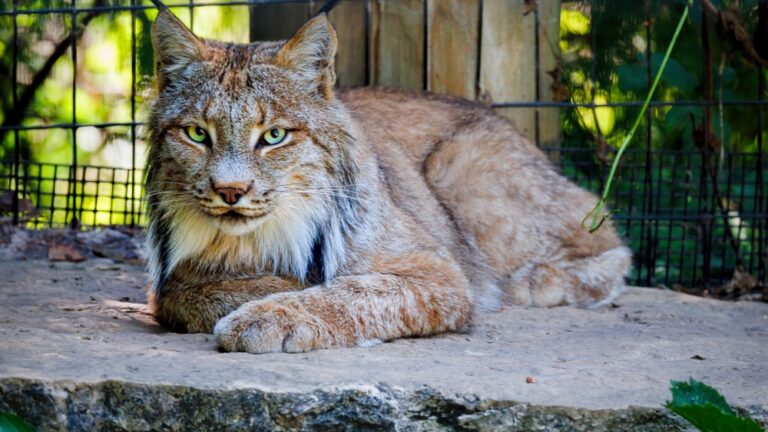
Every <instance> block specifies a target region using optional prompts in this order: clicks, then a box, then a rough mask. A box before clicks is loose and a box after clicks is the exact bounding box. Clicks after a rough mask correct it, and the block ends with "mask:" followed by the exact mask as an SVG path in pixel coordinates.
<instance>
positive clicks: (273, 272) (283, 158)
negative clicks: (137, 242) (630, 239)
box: [146, 10, 630, 353]
mask: <svg viewBox="0 0 768 432" xmlns="http://www.w3.org/2000/svg"><path fill="white" fill-rule="evenodd" d="M153 42H154V46H155V51H156V57H157V82H158V94H157V97H156V99H155V101H154V103H153V105H152V109H151V115H150V118H149V123H148V125H149V141H150V150H149V155H148V175H147V180H146V191H147V196H148V199H147V203H148V207H149V213H150V224H149V234H148V241H147V247H148V251H149V257H150V265H149V267H150V273H151V276H152V279H153V285H152V289H151V291H150V293H149V298H150V303H151V305H152V307H153V308H154V311H155V316H156V317H157V319H158V320H159V321H160V322H161V323H163V324H165V325H167V326H168V327H170V328H173V329H176V330H178V331H189V332H213V333H214V334H215V336H216V338H217V340H218V342H219V344H220V345H221V347H222V348H223V349H225V350H230V351H235V350H239V351H248V352H253V353H261V352H274V351H288V352H296V351H307V350H312V349H319V348H331V347H341V346H355V345H361V346H369V345H370V344H371V343H373V342H375V341H378V340H391V339H395V338H400V337H406V336H424V335H431V334H435V333H439V332H445V331H458V330H462V329H465V328H466V327H467V325H468V324H469V322H470V318H471V315H472V313H473V310H474V309H493V308H497V307H499V306H500V305H502V304H503V303H504V302H506V303H514V304H522V305H535V306H555V305H565V304H574V305H578V306H591V305H596V304H600V303H604V302H606V301H608V300H609V299H611V298H612V297H613V296H615V295H616V294H617V293H618V292H620V290H621V289H622V287H623V286H624V282H623V277H624V275H625V274H626V272H627V271H628V269H629V265H630V253H629V251H628V250H627V249H626V248H625V247H624V246H623V245H622V244H621V241H620V239H619V238H618V236H617V235H616V234H615V232H614V230H613V228H612V227H611V226H610V223H608V224H606V225H605V226H604V227H603V228H602V229H601V230H599V231H598V232H596V233H594V234H590V233H589V232H588V231H587V230H585V229H584V228H583V227H582V226H581V225H580V221H581V219H582V218H583V216H584V215H585V214H586V213H587V212H588V210H589V209H590V208H591V206H592V205H593V204H594V202H595V197H594V196H593V195H592V194H590V193H588V192H586V191H584V190H582V189H580V188H578V187H577V186H575V185H573V184H572V183H570V182H568V181H567V180H565V179H564V178H563V177H562V176H560V175H559V174H558V173H556V171H555V170H554V169H553V168H552V167H551V166H550V164H549V162H548V161H547V159H546V157H545V156H544V155H543V154H542V153H541V152H540V151H539V150H538V149H536V148H535V147H534V146H533V145H532V144H531V143H530V142H528V141H526V140H525V139H524V138H522V137H521V135H520V134H519V133H518V132H517V131H515V130H514V128H513V127H512V126H511V125H510V124H509V123H508V122H507V121H505V120H503V119H501V118H499V117H497V116H495V115H494V114H493V113H492V112H491V111H489V110H487V109H486V108H484V107H481V106H478V105H475V104H472V103H468V102H465V101H460V100H456V99H450V98H443V97H438V96H433V95H427V94H419V93H404V92H398V91H391V90H383V89H358V90H346V91H341V90H334V88H333V85H334V82H335V73H334V65H333V59H334V56H335V52H336V37H335V33H334V30H333V27H332V26H331V25H330V23H329V22H328V20H327V18H326V17H325V15H324V14H321V15H319V16H317V17H315V18H313V19H312V20H310V21H309V22H308V23H307V24H306V25H305V26H304V27H302V29H301V30H299V32H298V33H297V34H296V35H295V36H294V37H293V38H291V39H290V40H288V41H287V42H284V43H280V42H270V43H257V44H251V45H236V44H225V43H221V42H216V41H204V40H200V39H198V38H197V37H195V36H194V35H193V34H192V33H191V32H190V31H189V30H188V29H187V28H186V27H184V25H183V24H182V23H181V22H180V21H179V20H178V19H177V18H175V17H174V16H173V15H172V14H171V13H170V12H169V11H167V10H164V11H161V12H160V13H159V15H158V18H157V20H156V21H155V24H154V27H153ZM190 125H193V126H194V127H200V128H203V129H205V130H206V131H207V133H208V136H209V139H208V141H206V142H205V143H204V144H200V143H196V142H194V141H193V140H191V139H190V137H189V136H187V135H186V134H185V130H187V127H188V126H190ZM273 128H283V129H286V130H287V131H288V134H287V135H286V136H287V137H288V138H286V140H285V141H283V142H281V143H279V144H277V145H273V146H271V145H265V144H264V141H263V134H264V133H266V132H267V131H269V130H271V129H273ZM222 190H227V191H236V192H237V197H236V198H235V200H236V201H237V202H235V203H234V204H232V203H228V202H229V201H231V197H234V196H235V195H227V194H224V193H223V192H221V191H222ZM231 193H232V194H234V193H235V192H231ZM228 200H229V201H228Z"/></svg>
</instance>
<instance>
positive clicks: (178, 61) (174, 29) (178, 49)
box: [152, 9, 208, 88]
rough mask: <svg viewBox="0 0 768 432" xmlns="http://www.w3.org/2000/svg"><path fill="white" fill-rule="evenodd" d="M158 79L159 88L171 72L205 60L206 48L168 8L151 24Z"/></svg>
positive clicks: (169, 76)
mask: <svg viewBox="0 0 768 432" xmlns="http://www.w3.org/2000/svg"><path fill="white" fill-rule="evenodd" d="M152 46H154V48H155V59H156V65H157V75H158V81H159V82H160V86H161V88H162V87H163V86H165V84H167V81H168V80H169V79H171V78H172V76H173V74H174V73H175V72H177V71H179V70H181V69H183V68H184V67H186V66H188V65H189V64H191V63H194V62H197V61H202V60H205V59H206V57H207V54H208V52H207V49H206V47H205V44H204V43H203V41H201V40H200V39H198V38H197V36H195V35H194V34H192V32H191V31H190V30H189V29H188V28H187V27H186V26H185V25H184V23H183V22H181V20H179V19H178V18H176V16H174V15H173V14H172V13H171V12H170V11H169V10H167V9H164V10H161V11H160V13H158V14H157V18H156V19H155V22H154V24H152Z"/></svg>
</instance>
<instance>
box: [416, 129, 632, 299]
mask: <svg viewBox="0 0 768 432" xmlns="http://www.w3.org/2000/svg"><path fill="white" fill-rule="evenodd" d="M424 173H425V176H426V180H427V182H428V183H429V184H430V186H431V188H432V190H433V192H434V193H435V194H436V195H437V197H438V198H439V199H440V201H441V202H442V204H443V205H444V206H445V207H446V208H447V209H448V210H449V211H450V212H451V214H452V216H453V220H455V221H456V224H457V227H458V229H459V230H461V231H462V233H463V235H464V237H465V238H467V239H468V240H469V241H470V242H471V243H472V246H473V249H475V250H476V251H478V252H479V255H480V256H479V257H477V261H480V262H482V266H483V268H481V269H478V270H480V272H485V273H487V274H488V275H489V276H490V277H491V278H492V279H494V280H495V281H496V286H497V287H498V288H500V289H498V290H497V291H498V292H499V293H501V294H500V295H501V297H502V298H500V299H499V301H498V303H502V302H503V303H515V304H525V305H536V306H556V305H565V304H575V305H579V306H584V307H590V306H595V305H599V304H604V303H606V302H609V301H610V299H612V298H613V297H615V296H616V295H618V294H619V293H620V292H621V289H622V288H623V287H624V277H625V275H626V274H627V272H628V271H629V267H630V262H631V254H630V252H629V250H628V249H627V248H625V247H624V246H622V243H621V241H620V239H619V237H618V236H617V235H616V233H615V231H614V230H613V228H612V226H611V224H610V222H606V223H605V224H604V226H603V227H601V228H600V229H599V230H598V231H597V232H595V233H589V232H588V231H587V230H586V229H585V228H583V227H582V226H581V224H580V222H581V220H582V219H583V217H584V215H586V214H587V213H588V212H589V211H590V210H591V208H592V206H593V205H594V203H595V202H596V197H595V196H594V195H593V194H591V193H589V192H587V191H585V190H583V189H580V188H579V187H577V186H576V185H574V184H572V183H571V182H569V181H568V180H567V179H565V178H564V177H562V176H561V175H560V174H558V173H557V172H556V171H555V170H554V169H553V168H552V167H551V164H550V162H549V161H548V160H547V159H546V156H545V155H544V154H543V153H542V152H541V151H539V150H538V149H537V148H536V147H535V146H533V145H532V144H531V143H530V142H528V141H527V140H526V139H525V138H523V137H521V136H520V134H519V133H518V132H517V131H516V130H515V129H514V128H513V127H512V126H511V125H510V124H509V123H507V122H506V121H505V120H502V119H500V118H497V117H492V116H487V115H486V116H479V117H478V118H477V119H476V120H475V121H474V122H468V123H467V124H466V125H465V126H464V127H463V128H462V129H461V130H459V131H457V132H456V133H454V134H453V135H452V136H451V138H450V139H447V140H445V141H443V142H440V143H439V144H438V145H437V146H435V148H434V149H433V150H432V152H431V153H430V154H429V156H428V157H427V159H426V160H425V162H424ZM472 282H473V284H472V285H473V290H474V291H475V292H473V293H472V296H473V299H477V298H480V299H482V298H486V299H487V298H488V297H490V296H492V294H493V293H491V292H490V290H488V289H483V288H482V287H483V286H486V285H487V284H477V283H476V281H472ZM478 289H479V290H481V291H483V290H484V291H489V292H479V293H478V292H476V291H477V290H478ZM476 306H479V308H480V309H483V308H484V307H483V305H476Z"/></svg>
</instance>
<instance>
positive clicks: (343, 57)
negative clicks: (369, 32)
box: [315, 0, 366, 87]
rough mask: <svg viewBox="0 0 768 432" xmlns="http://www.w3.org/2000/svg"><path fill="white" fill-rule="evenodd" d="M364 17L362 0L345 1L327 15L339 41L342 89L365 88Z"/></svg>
mask: <svg viewBox="0 0 768 432" xmlns="http://www.w3.org/2000/svg"><path fill="white" fill-rule="evenodd" d="M315 4H318V2H315ZM317 8H319V5H318V6H317ZM365 14H366V11H365V1H361V0H347V1H343V2H341V3H339V5H338V6H336V7H335V8H334V9H333V10H332V11H331V13H330V14H328V18H330V20H331V23H333V26H334V28H335V29H336V35H337V37H338V38H339V49H338V53H337V54H336V75H337V76H338V85H339V86H341V87H355V86H362V85H365V62H366V59H365Z"/></svg>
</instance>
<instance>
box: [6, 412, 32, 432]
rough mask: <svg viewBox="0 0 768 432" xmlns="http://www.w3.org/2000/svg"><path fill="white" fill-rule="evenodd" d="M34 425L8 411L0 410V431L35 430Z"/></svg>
mask: <svg viewBox="0 0 768 432" xmlns="http://www.w3.org/2000/svg"><path fill="white" fill-rule="evenodd" d="M36 431H37V429H35V427H34V426H32V425H31V424H29V423H27V422H26V421H24V419H22V418H21V417H19V416H17V415H16V414H12V413H9V412H0V432H36Z"/></svg>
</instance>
